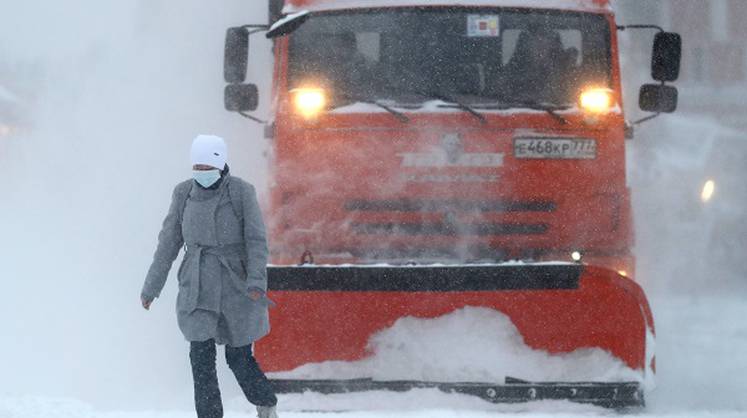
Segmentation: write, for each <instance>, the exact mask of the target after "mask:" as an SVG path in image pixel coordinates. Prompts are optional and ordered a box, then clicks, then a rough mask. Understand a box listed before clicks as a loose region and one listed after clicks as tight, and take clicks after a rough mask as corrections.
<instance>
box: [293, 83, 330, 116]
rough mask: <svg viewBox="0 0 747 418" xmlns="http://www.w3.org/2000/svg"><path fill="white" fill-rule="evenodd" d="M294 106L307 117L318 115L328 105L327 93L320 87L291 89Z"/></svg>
mask: <svg viewBox="0 0 747 418" xmlns="http://www.w3.org/2000/svg"><path fill="white" fill-rule="evenodd" d="M290 93H291V98H292V100H293V107H294V108H295V109H296V112H298V114H300V115H301V116H303V117H304V118H305V119H312V118H315V117H317V116H318V115H319V114H320V113H321V112H322V111H323V110H324V108H326V107H327V95H326V94H325V92H324V90H323V89H320V88H307V87H303V88H297V89H293V90H291V91H290Z"/></svg>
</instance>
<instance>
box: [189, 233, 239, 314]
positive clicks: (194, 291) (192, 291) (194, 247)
mask: <svg viewBox="0 0 747 418" xmlns="http://www.w3.org/2000/svg"><path fill="white" fill-rule="evenodd" d="M184 247H185V249H186V256H185V258H186V260H185V262H189V263H194V265H192V266H188V267H189V268H188V270H191V271H196V272H197V276H196V277H193V278H192V280H191V281H190V283H189V299H188V300H187V306H186V307H185V308H186V309H187V311H188V312H192V311H194V310H195V309H197V304H198V302H199V294H200V278H201V276H202V271H201V269H200V266H201V264H202V263H200V260H201V259H202V256H203V255H204V254H209V255H214V256H216V257H217V258H218V261H220V263H221V264H222V265H223V267H225V268H226V270H228V274H229V276H231V279H232V281H233V282H234V284H235V285H236V287H237V289H239V290H242V291H246V290H248V289H246V281H245V279H242V278H241V277H239V275H238V274H236V272H235V271H234V270H233V269H232V268H231V266H230V265H229V264H228V260H229V259H234V260H235V259H240V260H247V254H246V246H245V245H244V243H243V242H242V243H237V244H226V245H212V246H211V245H201V244H184Z"/></svg>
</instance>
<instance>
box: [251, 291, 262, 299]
mask: <svg viewBox="0 0 747 418" xmlns="http://www.w3.org/2000/svg"><path fill="white" fill-rule="evenodd" d="M261 297H262V293H261V292H259V291H257V290H252V291H250V292H249V298H250V299H251V300H253V301H258V300H259V298H261Z"/></svg>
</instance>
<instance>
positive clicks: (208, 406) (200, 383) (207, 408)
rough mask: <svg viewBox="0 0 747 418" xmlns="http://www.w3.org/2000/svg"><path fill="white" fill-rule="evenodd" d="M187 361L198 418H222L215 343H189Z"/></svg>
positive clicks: (212, 341) (208, 341)
mask: <svg viewBox="0 0 747 418" xmlns="http://www.w3.org/2000/svg"><path fill="white" fill-rule="evenodd" d="M189 359H190V361H191V363H192V378H193V380H194V385H195V409H196V410H197V417H198V418H222V417H223V404H222V403H221V399H220V389H219V388H218V374H217V373H216V371H215V341H214V340H207V341H200V342H195V341H192V342H191V343H190V350H189Z"/></svg>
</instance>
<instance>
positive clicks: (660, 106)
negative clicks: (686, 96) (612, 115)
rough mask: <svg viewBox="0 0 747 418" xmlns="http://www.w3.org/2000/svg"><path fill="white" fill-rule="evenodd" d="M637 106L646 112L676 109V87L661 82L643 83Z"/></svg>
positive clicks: (667, 111) (669, 111) (670, 111)
mask: <svg viewBox="0 0 747 418" xmlns="http://www.w3.org/2000/svg"><path fill="white" fill-rule="evenodd" d="M638 106H639V107H640V108H641V110H643V111H646V112H655V113H672V112H674V111H675V110H677V89H676V88H674V87H672V86H665V85H662V84H644V85H643V86H641V92H640V96H639V98H638Z"/></svg>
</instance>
